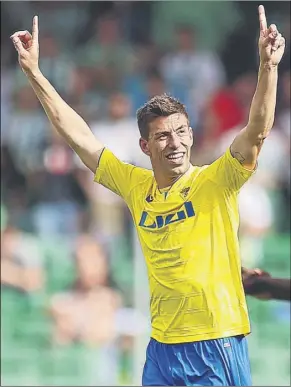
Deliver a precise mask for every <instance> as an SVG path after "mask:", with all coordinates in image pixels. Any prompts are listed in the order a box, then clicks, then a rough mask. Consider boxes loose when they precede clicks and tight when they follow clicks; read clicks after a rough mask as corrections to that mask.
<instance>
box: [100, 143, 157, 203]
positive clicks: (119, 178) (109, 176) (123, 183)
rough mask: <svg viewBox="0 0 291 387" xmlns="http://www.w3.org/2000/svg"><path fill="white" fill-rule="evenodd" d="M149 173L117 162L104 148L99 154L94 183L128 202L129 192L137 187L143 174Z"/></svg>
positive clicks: (119, 161)
mask: <svg viewBox="0 0 291 387" xmlns="http://www.w3.org/2000/svg"><path fill="white" fill-rule="evenodd" d="M146 172H148V173H146ZM149 173H150V171H149V170H143V169H142V168H139V167H136V166H134V165H131V164H127V163H125V162H123V161H121V160H119V159H118V158H117V157H116V156H115V155H114V154H113V153H112V152H111V151H110V150H109V149H106V148H105V149H104V150H103V152H102V154H101V157H100V160H99V165H98V167H97V170H96V173H95V177H94V181H95V182H96V183H99V184H101V185H103V186H104V187H106V188H108V189H109V190H110V191H112V192H114V193H116V194H117V195H119V196H121V197H122V198H123V199H124V200H125V201H126V202H128V201H129V195H130V192H131V190H132V189H133V188H134V187H135V186H136V185H138V183H139V182H140V181H141V180H142V179H143V176H144V175H145V174H149Z"/></svg>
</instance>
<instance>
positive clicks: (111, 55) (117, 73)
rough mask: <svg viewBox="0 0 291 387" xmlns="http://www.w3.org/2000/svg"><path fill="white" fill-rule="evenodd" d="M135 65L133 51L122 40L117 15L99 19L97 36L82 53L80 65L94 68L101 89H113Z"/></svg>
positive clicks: (96, 30)
mask: <svg viewBox="0 0 291 387" xmlns="http://www.w3.org/2000/svg"><path fill="white" fill-rule="evenodd" d="M134 63H135V57H134V53H133V48H132V47H131V46H130V45H129V44H128V43H127V42H126V41H125V40H124V39H122V31H121V28H120V25H119V21H118V19H117V18H116V17H115V16H114V15H107V16H103V17H102V18H99V20H98V21H97V22H96V27H95V34H94V36H93V37H92V38H91V39H90V40H89V41H88V43H87V44H85V46H84V47H82V48H81V50H80V52H79V64H82V65H86V67H91V68H94V81H95V82H97V83H98V88H101V89H105V90H107V89H109V90H110V89H112V88H114V87H116V84H118V82H119V81H120V77H121V76H122V75H125V74H128V73H130V72H131V71H132V70H133V67H134Z"/></svg>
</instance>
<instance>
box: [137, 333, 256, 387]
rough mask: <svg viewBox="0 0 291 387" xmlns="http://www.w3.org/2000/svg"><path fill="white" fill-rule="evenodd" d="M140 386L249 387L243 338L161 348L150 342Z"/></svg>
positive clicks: (171, 345) (244, 339) (247, 364)
mask: <svg viewBox="0 0 291 387" xmlns="http://www.w3.org/2000/svg"><path fill="white" fill-rule="evenodd" d="M142 385H143V386H251V385H252V382H251V371H250V362H249V357H248V347H247V339H246V338H245V336H243V335H240V336H235V337H228V338H224V339H215V340H205V341H197V342H192V343H184V344H162V343H159V342H158V341H156V340H154V339H151V340H150V343H149V345H148V348H147V353H146V362H145V366H144V370H143V376H142Z"/></svg>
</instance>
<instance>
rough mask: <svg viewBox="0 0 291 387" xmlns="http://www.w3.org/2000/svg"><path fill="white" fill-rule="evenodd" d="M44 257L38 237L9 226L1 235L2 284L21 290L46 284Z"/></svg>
mask: <svg viewBox="0 0 291 387" xmlns="http://www.w3.org/2000/svg"><path fill="white" fill-rule="evenodd" d="M43 265H44V257H43V255H42V252H41V250H40V246H39V244H38V241H37V239H36V237H35V236H34V235H32V234H27V233H23V232H21V231H20V230H19V229H17V228H15V227H13V226H8V227H6V229H5V230H4V231H3V232H2V235H1V284H2V285H4V286H5V287H10V288H14V289H17V290H19V291H21V292H26V293H30V292H35V291H39V290H42V288H43V286H44V266H43Z"/></svg>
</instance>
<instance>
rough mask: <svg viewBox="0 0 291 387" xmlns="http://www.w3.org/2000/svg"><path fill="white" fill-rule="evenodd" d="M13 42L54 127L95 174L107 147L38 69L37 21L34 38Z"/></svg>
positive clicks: (19, 36)
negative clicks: (103, 151)
mask: <svg viewBox="0 0 291 387" xmlns="http://www.w3.org/2000/svg"><path fill="white" fill-rule="evenodd" d="M11 39H12V41H13V44H14V46H15V48H16V50H17V52H18V61H19V64H20V66H21V68H22V70H23V72H24V73H25V74H26V76H27V78H28V80H29V82H30V84H31V86H32V88H33V90H34V92H35V94H36V96H37V98H38V99H39V101H40V103H41V104H42V106H43V108H44V110H45V112H46V115H47V117H48V118H49V120H50V122H51V124H52V126H53V127H55V128H56V130H57V131H58V133H59V134H60V135H61V136H62V137H63V138H64V140H65V141H66V142H67V143H68V144H69V145H70V147H71V148H72V149H73V150H74V151H75V152H76V153H77V154H78V156H79V157H80V159H81V160H82V161H83V163H84V164H85V165H86V166H87V167H88V168H89V169H90V170H91V171H92V172H94V173H95V171H96V169H97V167H98V163H99V159H100V156H101V153H102V150H103V148H104V146H103V145H102V143H101V142H100V141H98V140H97V139H96V137H95V136H94V135H93V133H92V131H91V130H90V128H89V127H88V125H87V124H86V122H85V121H84V120H83V119H82V117H80V116H79V115H78V114H77V113H76V112H75V111H74V110H73V109H72V108H71V107H70V106H69V105H68V104H67V103H66V102H65V101H64V100H63V99H62V98H61V96H60V95H59V94H58V93H57V91H56V90H55V89H54V87H53V86H52V85H51V84H50V83H49V81H48V80H47V79H46V78H45V77H44V76H43V74H42V73H41V71H40V69H39V64H38V60H39V43H38V18H37V16H35V17H34V18H33V27H32V35H30V33H29V32H28V31H18V32H15V33H14V34H13V35H12V36H11Z"/></svg>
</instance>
